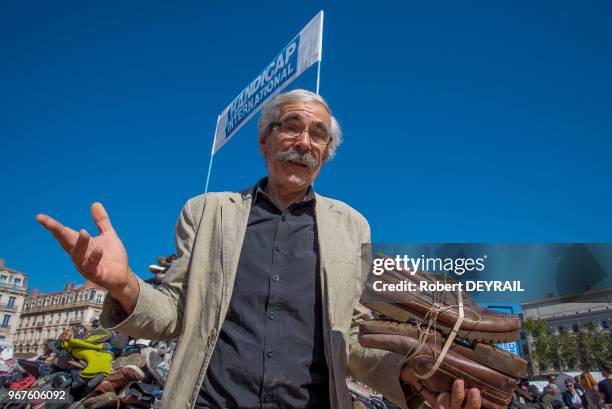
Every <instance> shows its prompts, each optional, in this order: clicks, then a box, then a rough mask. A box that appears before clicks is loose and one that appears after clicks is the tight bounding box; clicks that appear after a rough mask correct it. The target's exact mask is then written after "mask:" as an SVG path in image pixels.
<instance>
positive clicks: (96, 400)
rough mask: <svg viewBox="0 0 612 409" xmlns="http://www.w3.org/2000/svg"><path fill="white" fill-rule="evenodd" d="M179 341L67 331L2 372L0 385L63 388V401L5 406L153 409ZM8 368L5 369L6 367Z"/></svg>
mask: <svg viewBox="0 0 612 409" xmlns="http://www.w3.org/2000/svg"><path fill="white" fill-rule="evenodd" d="M175 348H176V341H172V342H163V341H161V342H153V341H149V340H144V339H133V338H130V337H128V336H126V335H121V334H119V333H116V332H114V331H109V330H107V329H105V328H102V327H100V326H98V327H93V328H84V327H80V328H77V329H76V330H75V329H74V328H72V329H69V330H66V331H64V332H63V333H62V334H61V335H60V337H59V338H58V339H57V340H48V341H47V342H46V343H45V353H44V354H42V355H39V356H36V357H34V358H30V359H18V360H15V361H14V362H13V365H12V367H11V368H10V369H9V370H8V371H0V388H5V389H9V390H27V391H40V392H44V391H57V392H62V394H61V395H57V394H56V395H55V396H61V399H48V397H49V396H51V395H49V394H38V395H34V397H36V396H40V397H41V399H33V398H32V399H29V400H28V399H21V400H19V401H15V400H12V401H11V400H9V396H8V394H6V393H5V396H3V397H2V398H0V407H6V408H24V409H25V408H32V409H37V408H41V409H42V408H45V409H96V408H107V407H109V408H110V407H113V408H120V407H124V408H150V407H153V406H154V405H155V402H159V401H160V400H161V396H162V394H163V387H164V384H165V382H166V379H167V376H168V370H169V368H170V362H171V359H172V354H173V353H174V349H175ZM4 369H6V368H4Z"/></svg>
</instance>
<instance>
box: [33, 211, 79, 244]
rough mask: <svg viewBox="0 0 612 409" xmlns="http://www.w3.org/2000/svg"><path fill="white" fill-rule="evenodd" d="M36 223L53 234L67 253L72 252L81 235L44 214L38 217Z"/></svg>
mask: <svg viewBox="0 0 612 409" xmlns="http://www.w3.org/2000/svg"><path fill="white" fill-rule="evenodd" d="M36 221H37V222H38V223H40V224H42V225H43V227H44V228H46V229H47V230H49V231H50V232H51V234H53V237H55V238H56V240H57V241H58V242H59V244H60V245H61V246H62V248H63V249H64V250H65V251H67V252H68V253H70V252H71V250H72V247H73V246H74V244H75V242H76V240H77V237H78V235H79V234H78V233H77V232H76V231H75V230H72V229H71V228H69V227H66V226H64V225H62V224H61V223H60V222H58V221H57V220H55V219H54V218H52V217H49V216H47V215H46V214H42V213H41V214H39V215H37V216H36Z"/></svg>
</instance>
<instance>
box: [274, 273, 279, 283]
mask: <svg viewBox="0 0 612 409" xmlns="http://www.w3.org/2000/svg"><path fill="white" fill-rule="evenodd" d="M278 280H280V277H279V276H278V274H274V275H273V276H272V281H275V282H278Z"/></svg>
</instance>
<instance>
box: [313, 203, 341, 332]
mask: <svg viewBox="0 0 612 409" xmlns="http://www.w3.org/2000/svg"><path fill="white" fill-rule="evenodd" d="M333 206H334V205H333V203H332V202H330V201H329V200H327V199H326V198H324V197H322V196H320V195H319V194H317V200H316V205H315V214H316V218H317V235H318V242H319V258H320V264H321V265H320V275H321V287H322V288H321V290H322V291H323V302H324V303H325V306H326V310H327V319H328V322H329V323H331V322H332V317H333V311H332V309H333V303H331V302H330V295H331V294H332V293H333V288H330V285H331V286H333V285H334V280H333V279H332V278H333V277H331V273H332V272H331V262H332V253H331V249H332V248H334V247H335V244H334V240H335V238H336V237H337V235H336V230H337V229H338V223H337V220H336V212H334V211H333Z"/></svg>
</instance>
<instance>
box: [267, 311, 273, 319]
mask: <svg viewBox="0 0 612 409" xmlns="http://www.w3.org/2000/svg"><path fill="white" fill-rule="evenodd" d="M274 315H275V314H274V311H270V312H269V313H268V318H270V319H271V320H273V319H274Z"/></svg>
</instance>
